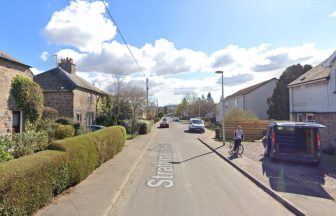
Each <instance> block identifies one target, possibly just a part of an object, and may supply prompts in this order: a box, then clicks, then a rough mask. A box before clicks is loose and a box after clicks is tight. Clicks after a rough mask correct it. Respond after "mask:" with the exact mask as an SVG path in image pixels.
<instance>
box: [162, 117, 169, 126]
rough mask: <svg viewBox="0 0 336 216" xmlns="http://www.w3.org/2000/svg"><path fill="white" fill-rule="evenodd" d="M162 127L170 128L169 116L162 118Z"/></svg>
mask: <svg viewBox="0 0 336 216" xmlns="http://www.w3.org/2000/svg"><path fill="white" fill-rule="evenodd" d="M160 128H169V122H168V119H167V118H163V119H162V122H161V123H160Z"/></svg>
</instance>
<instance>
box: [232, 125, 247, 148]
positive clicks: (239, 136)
mask: <svg viewBox="0 0 336 216" xmlns="http://www.w3.org/2000/svg"><path fill="white" fill-rule="evenodd" d="M233 140H234V146H233V152H234V153H236V152H237V148H238V147H239V145H240V144H241V141H242V140H244V131H243V130H242V128H241V127H240V126H238V127H237V130H235V132H234V136H233Z"/></svg>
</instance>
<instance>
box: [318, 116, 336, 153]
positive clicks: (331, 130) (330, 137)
mask: <svg viewBox="0 0 336 216" xmlns="http://www.w3.org/2000/svg"><path fill="white" fill-rule="evenodd" d="M315 122H317V123H320V124H323V125H325V126H326V128H323V129H321V130H320V134H321V146H322V148H323V147H326V146H327V145H333V146H335V147H336V113H316V114H315Z"/></svg>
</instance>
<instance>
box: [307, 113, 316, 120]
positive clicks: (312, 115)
mask: <svg viewBox="0 0 336 216" xmlns="http://www.w3.org/2000/svg"><path fill="white" fill-rule="evenodd" d="M306 122H315V115H314V114H307V115H306Z"/></svg>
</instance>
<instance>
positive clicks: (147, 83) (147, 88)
mask: <svg viewBox="0 0 336 216" xmlns="http://www.w3.org/2000/svg"><path fill="white" fill-rule="evenodd" d="M148 90H149V81H148V78H146V98H147V99H146V115H147V114H148V111H149V110H148V101H149V99H148Z"/></svg>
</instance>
